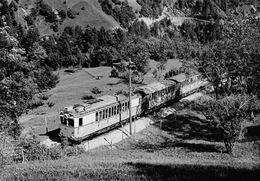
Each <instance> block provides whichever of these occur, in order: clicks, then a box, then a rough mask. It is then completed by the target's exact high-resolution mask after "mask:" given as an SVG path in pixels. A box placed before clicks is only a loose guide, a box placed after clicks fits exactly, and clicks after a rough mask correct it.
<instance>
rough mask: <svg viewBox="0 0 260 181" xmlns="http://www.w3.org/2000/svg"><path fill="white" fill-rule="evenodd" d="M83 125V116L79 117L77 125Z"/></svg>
mask: <svg viewBox="0 0 260 181" xmlns="http://www.w3.org/2000/svg"><path fill="white" fill-rule="evenodd" d="M82 125H83V118H79V126H82Z"/></svg>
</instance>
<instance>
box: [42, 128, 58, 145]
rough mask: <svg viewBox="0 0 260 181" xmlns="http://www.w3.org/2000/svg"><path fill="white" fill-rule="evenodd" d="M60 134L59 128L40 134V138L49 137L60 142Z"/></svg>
mask: <svg viewBox="0 0 260 181" xmlns="http://www.w3.org/2000/svg"><path fill="white" fill-rule="evenodd" d="M59 134H60V128H57V129H54V130H51V131H49V132H47V133H45V134H40V136H48V137H49V139H50V140H52V141H56V142H60V141H61V140H60V136H59Z"/></svg>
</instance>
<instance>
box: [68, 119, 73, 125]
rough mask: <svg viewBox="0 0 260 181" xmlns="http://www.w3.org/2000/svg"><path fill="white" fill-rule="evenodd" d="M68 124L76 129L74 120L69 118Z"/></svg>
mask: <svg viewBox="0 0 260 181" xmlns="http://www.w3.org/2000/svg"><path fill="white" fill-rule="evenodd" d="M68 123H69V126H72V127H74V119H71V118H69V119H68Z"/></svg>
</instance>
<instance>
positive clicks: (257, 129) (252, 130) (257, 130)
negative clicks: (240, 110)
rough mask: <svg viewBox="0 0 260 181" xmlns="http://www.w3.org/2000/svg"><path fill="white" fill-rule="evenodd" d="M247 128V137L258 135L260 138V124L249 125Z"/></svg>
mask: <svg viewBox="0 0 260 181" xmlns="http://www.w3.org/2000/svg"><path fill="white" fill-rule="evenodd" d="M246 129H247V130H246V134H245V136H246V137H257V138H258V139H259V138H260V125H256V126H249V127H248V128H246Z"/></svg>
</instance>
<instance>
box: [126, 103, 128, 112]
mask: <svg viewBox="0 0 260 181" xmlns="http://www.w3.org/2000/svg"><path fill="white" fill-rule="evenodd" d="M127 104H128V102H126V103H125V111H126V110H127Z"/></svg>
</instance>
